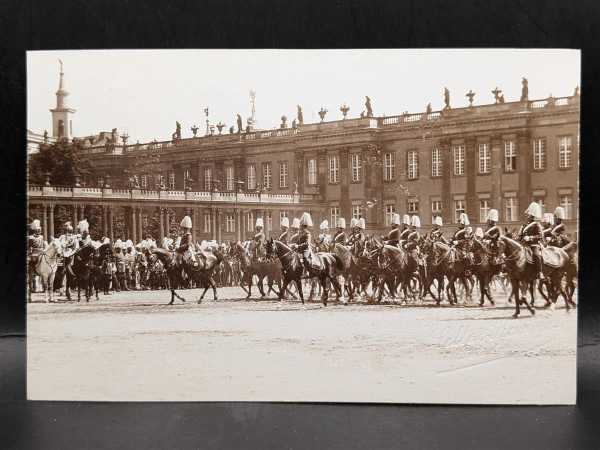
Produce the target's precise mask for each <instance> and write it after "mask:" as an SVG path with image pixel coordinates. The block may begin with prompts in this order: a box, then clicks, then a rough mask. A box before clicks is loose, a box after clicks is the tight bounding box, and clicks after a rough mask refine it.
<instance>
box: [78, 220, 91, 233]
mask: <svg viewBox="0 0 600 450" xmlns="http://www.w3.org/2000/svg"><path fill="white" fill-rule="evenodd" d="M77 229H78V230H79V232H80V233H83V232H84V231H85V232H88V231H89V229H90V224H89V223H88V221H87V219H83V220H81V221H79V223H78V224H77Z"/></svg>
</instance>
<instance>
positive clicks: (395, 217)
mask: <svg viewBox="0 0 600 450" xmlns="http://www.w3.org/2000/svg"><path fill="white" fill-rule="evenodd" d="M392 225H400V214H396V213H394V214H392Z"/></svg>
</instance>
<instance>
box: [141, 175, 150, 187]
mask: <svg viewBox="0 0 600 450" xmlns="http://www.w3.org/2000/svg"><path fill="white" fill-rule="evenodd" d="M140 181H141V186H142V189H146V188H148V175H146V174H144V175H142V177H141V178H140Z"/></svg>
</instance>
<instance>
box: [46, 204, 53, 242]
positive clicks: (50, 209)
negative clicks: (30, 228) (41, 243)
mask: <svg viewBox="0 0 600 450" xmlns="http://www.w3.org/2000/svg"><path fill="white" fill-rule="evenodd" d="M44 209H45V208H44ZM48 212H49V213H50V220H49V224H48V237H49V238H52V237H54V204H53V203H50V205H49V206H48Z"/></svg>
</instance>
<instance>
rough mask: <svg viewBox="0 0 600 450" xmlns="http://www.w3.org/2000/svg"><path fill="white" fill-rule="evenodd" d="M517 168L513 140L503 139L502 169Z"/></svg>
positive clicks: (512, 169)
mask: <svg viewBox="0 0 600 450" xmlns="http://www.w3.org/2000/svg"><path fill="white" fill-rule="evenodd" d="M516 170H517V149H516V147H515V143H514V141H504V171H505V172H514V171H516Z"/></svg>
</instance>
